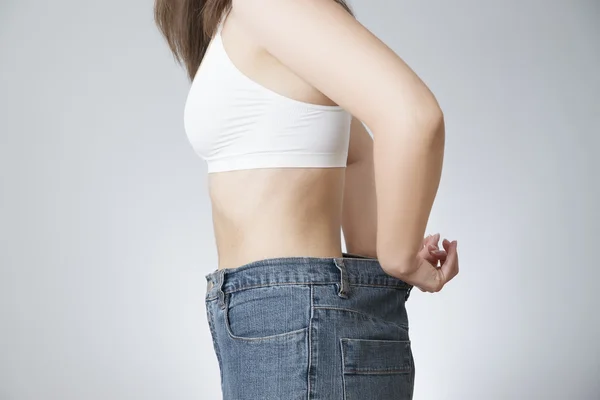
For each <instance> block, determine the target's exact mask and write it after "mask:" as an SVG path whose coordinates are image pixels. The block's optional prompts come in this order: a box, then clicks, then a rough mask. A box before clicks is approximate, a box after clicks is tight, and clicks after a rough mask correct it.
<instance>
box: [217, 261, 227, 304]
mask: <svg viewBox="0 0 600 400" xmlns="http://www.w3.org/2000/svg"><path fill="white" fill-rule="evenodd" d="M215 278H216V282H215V287H216V290H217V296H218V298H219V307H220V308H221V310H222V309H224V308H225V293H224V292H223V282H224V281H225V269H220V270H218V271H217V273H216V275H215Z"/></svg>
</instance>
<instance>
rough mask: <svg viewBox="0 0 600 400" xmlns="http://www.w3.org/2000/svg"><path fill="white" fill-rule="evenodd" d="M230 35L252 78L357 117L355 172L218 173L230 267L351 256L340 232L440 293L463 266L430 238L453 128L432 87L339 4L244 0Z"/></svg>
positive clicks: (392, 270) (221, 240)
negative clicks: (447, 130)
mask: <svg viewBox="0 0 600 400" xmlns="http://www.w3.org/2000/svg"><path fill="white" fill-rule="evenodd" d="M274 32H277V33H278V34H276V35H274V34H273V33H274ZM221 37H222V40H223V45H224V47H225V49H226V51H227V53H228V55H229V58H230V59H231V61H232V62H233V63H234V64H235V65H236V67H237V68H238V69H239V70H240V71H241V72H242V73H244V74H245V75H247V76H248V77H249V78H251V79H252V80H254V81H256V82H258V83H259V84H261V85H263V86H264V87H266V88H268V89H270V90H272V91H275V92H278V93H280V94H282V95H284V96H286V97H289V98H292V99H296V100H299V101H303V102H307V103H313V104H321V105H336V104H339V105H341V106H342V107H344V109H346V110H347V111H348V112H350V113H351V114H352V115H353V119H352V124H351V134H350V146H349V149H348V162H347V167H346V168H265V169H249V170H241V171H227V172H218V173H212V174H209V180H208V183H209V193H210V197H211V200H212V213H213V224H214V230H215V238H216V245H217V251H218V256H219V268H236V267H238V266H240V265H243V264H245V263H248V262H251V261H255V260H260V259H265V258H274V257H286V256H307V257H308V256H312V257H340V256H341V255H342V252H341V237H340V226H341V227H342V229H343V232H344V237H345V240H346V248H347V251H348V252H350V253H356V254H361V255H367V256H371V257H377V258H378V259H379V261H380V263H381V265H382V267H383V268H384V270H386V272H387V273H389V274H390V275H393V276H396V277H398V278H400V279H403V280H405V281H406V282H408V283H411V284H414V285H415V286H417V287H419V288H420V289H421V290H423V291H428V292H435V291H439V290H441V288H442V287H443V286H444V284H445V283H446V282H447V281H449V280H450V279H452V277H453V276H455V275H456V274H457V273H458V259H457V253H456V242H452V243H451V242H449V241H447V240H445V241H444V242H443V246H444V250H441V249H438V241H439V239H440V238H439V235H436V236H432V237H428V238H425V239H423V235H424V230H425V227H426V224H427V220H428V218H429V214H430V212H431V207H432V205H433V200H434V198H435V194H436V192H437V188H438V185H439V180H440V175H441V166H442V159H443V146H444V124H443V116H442V113H441V111H440V109H439V106H438V104H437V102H436V100H435V98H434V97H433V95H432V94H431V92H430V91H429V90H428V89H427V87H426V86H425V85H424V84H423V83H422V81H421V80H420V79H419V78H418V77H417V76H416V75H415V74H414V72H412V71H411V70H410V68H409V67H408V66H407V65H406V64H404V62H403V61H402V60H401V59H400V58H399V57H398V56H397V55H396V54H395V53H394V52H393V51H391V49H389V48H388V47H387V46H386V45H384V44H383V43H382V42H381V41H380V40H379V39H377V38H376V37H375V36H374V35H372V34H371V33H370V32H369V31H368V30H366V28H364V27H363V26H362V25H360V24H359V23H358V21H356V20H355V19H354V18H353V17H352V16H350V15H349V14H348V13H347V12H346V11H345V10H343V9H342V8H341V7H340V6H339V5H338V4H336V3H334V2H331V1H328V0H234V1H233V8H232V11H231V12H230V13H229V15H228V16H227V19H226V20H225V23H224V25H223V30H222V32H221ZM334 44H335V46H334ZM330 49H336V50H334V51H331V50H330ZM373 68H377V70H378V73H377V74H373V73H372V70H373ZM356 76H362V77H364V79H360V80H356V79H355V77H356ZM325 93H327V95H326V94H325ZM361 121H364V122H365V124H367V126H369V128H370V129H371V131H372V132H373V136H374V138H375V141H373V139H372V138H371V136H370V135H369V134H368V132H367V131H366V130H365V128H364V126H363V124H362V123H361ZM378 210H379V213H378ZM438 262H441V263H442V264H443V265H442V268H437V265H438Z"/></svg>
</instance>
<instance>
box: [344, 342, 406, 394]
mask: <svg viewBox="0 0 600 400" xmlns="http://www.w3.org/2000/svg"><path fill="white" fill-rule="evenodd" d="M340 344H341V351H342V367H343V368H342V369H343V380H344V395H345V397H344V399H345V400H358V399H361V400H364V399H378V400H388V399H389V400H391V399H394V400H410V399H412V395H413V387H414V378H415V369H414V360H413V355H412V350H411V346H410V341H409V340H371V339H350V338H341V339H340Z"/></svg>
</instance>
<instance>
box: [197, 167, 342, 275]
mask: <svg viewBox="0 0 600 400" xmlns="http://www.w3.org/2000/svg"><path fill="white" fill-rule="evenodd" d="M344 177H345V168H264V169H250V170H242V171H228V172H219V173H212V174H209V175H208V184H209V193H210V198H211V203H212V216H213V227H214V232H215V239H216V244H217V253H218V258H219V260H218V268H219V269H222V268H236V267H239V266H241V265H244V264H247V263H249V262H252V261H257V260H261V259H265V258H275V257H294V256H301V257H340V256H341V254H342V248H341V236H340V227H341V215H342V199H343V192H344Z"/></svg>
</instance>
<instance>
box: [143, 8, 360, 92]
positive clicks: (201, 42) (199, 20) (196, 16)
mask: <svg viewBox="0 0 600 400" xmlns="http://www.w3.org/2000/svg"><path fill="white" fill-rule="evenodd" d="M334 1H335V2H336V3H338V4H339V5H341V6H342V7H344V9H345V10H346V11H348V12H349V13H350V14H351V15H353V16H354V13H353V12H352V10H351V9H350V7H349V6H348V5H347V4H346V1H345V0H334ZM230 10H231V0H156V1H155V3H154V20H155V22H156V24H157V25H158V28H159V30H160V32H161V33H162V34H163V36H164V37H165V39H167V43H168V45H169V47H170V49H171V51H172V52H173V55H174V57H175V60H176V61H177V62H178V63H179V64H183V65H184V66H185V68H186V70H187V74H188V77H189V78H190V80H193V79H194V76H195V75H196V71H197V70H198V67H199V66H200V62H201V61H202V58H203V57H204V54H205V53H206V49H207V47H208V44H209V42H210V40H211V38H212V36H213V34H214V32H215V30H216V28H217V25H218V24H219V21H220V20H221V16H222V15H223V13H225V12H229V11H230Z"/></svg>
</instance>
